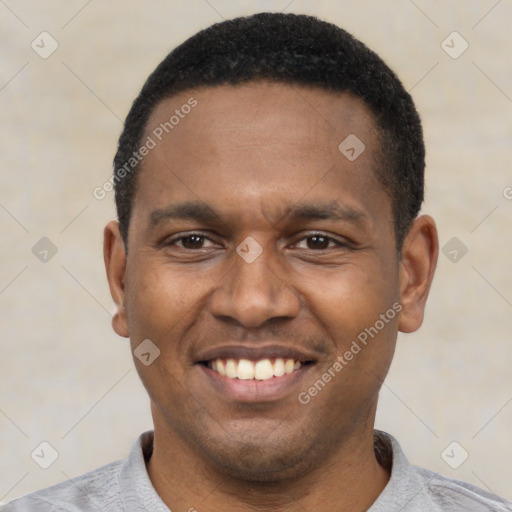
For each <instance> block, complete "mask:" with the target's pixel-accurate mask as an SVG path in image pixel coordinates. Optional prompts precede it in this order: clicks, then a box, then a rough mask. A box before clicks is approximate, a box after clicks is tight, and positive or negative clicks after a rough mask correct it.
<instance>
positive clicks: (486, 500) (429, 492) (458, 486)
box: [412, 466, 512, 512]
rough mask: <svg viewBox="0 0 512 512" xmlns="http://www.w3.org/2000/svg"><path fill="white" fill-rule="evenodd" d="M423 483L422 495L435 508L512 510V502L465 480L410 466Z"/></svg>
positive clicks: (488, 510)
mask: <svg viewBox="0 0 512 512" xmlns="http://www.w3.org/2000/svg"><path fill="white" fill-rule="evenodd" d="M412 467H413V468H414V470H415V472H416V474H417V477H418V479H419V480H420V481H421V482H423V483H424V485H425V488H424V492H423V493H422V494H423V495H424V497H425V498H426V499H427V500H428V501H429V503H431V504H432V506H436V507H437V508H436V509H435V510H443V511H444V510H446V511H450V512H452V511H453V512H455V511H457V512H458V511H461V512H462V511H464V512H466V511H468V510H471V511H474V512H480V511H481V512H512V503H511V502H509V501H506V500H504V499H502V498H500V497H499V496H496V495H495V494H493V493H491V492H488V491H485V490H484V489H480V488H479V487H476V486H474V485H472V484H469V483H467V482H462V481H460V480H455V479H453V478H448V477H445V476H442V475H440V474H438V473H434V472H433V471H429V470H427V469H423V468H418V467H416V466H412Z"/></svg>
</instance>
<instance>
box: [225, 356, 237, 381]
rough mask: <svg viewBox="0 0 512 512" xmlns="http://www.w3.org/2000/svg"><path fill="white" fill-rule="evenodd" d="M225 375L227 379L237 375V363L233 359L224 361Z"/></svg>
mask: <svg viewBox="0 0 512 512" xmlns="http://www.w3.org/2000/svg"><path fill="white" fill-rule="evenodd" d="M226 377H228V378H229V379H234V378H235V377H237V365H236V363H235V360H234V359H228V360H227V361H226Z"/></svg>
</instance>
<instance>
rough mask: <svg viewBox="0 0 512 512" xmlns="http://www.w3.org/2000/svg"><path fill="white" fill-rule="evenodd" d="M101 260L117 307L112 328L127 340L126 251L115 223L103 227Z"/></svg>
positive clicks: (117, 225) (117, 224)
mask: <svg viewBox="0 0 512 512" xmlns="http://www.w3.org/2000/svg"><path fill="white" fill-rule="evenodd" d="M103 258H104V261H105V270H106V272H107V279H108V285H109V288H110V295H111V296H112V299H113V300H114V302H115V304H116V307H117V311H116V313H115V314H114V315H113V317H112V327H113V328H114V331H115V332H116V333H117V334H119V336H123V337H124V338H128V335H129V333H128V323H127V319H126V309H125V298H126V297H125V288H124V278H125V273H126V251H125V246H124V241H123V237H122V236H121V232H120V230H119V223H118V222H116V221H111V222H109V223H108V224H107V225H106V226H105V230H104V232H103Z"/></svg>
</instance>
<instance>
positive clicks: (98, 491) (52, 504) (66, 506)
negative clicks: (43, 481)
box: [0, 461, 122, 512]
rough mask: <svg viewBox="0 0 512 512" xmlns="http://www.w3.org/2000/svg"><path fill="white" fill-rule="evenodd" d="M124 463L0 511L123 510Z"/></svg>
mask: <svg viewBox="0 0 512 512" xmlns="http://www.w3.org/2000/svg"><path fill="white" fill-rule="evenodd" d="M121 466H122V461H117V462H112V463H110V464H107V465H106V466H103V467H101V468H98V469H95V470H94V471H91V472H89V473H86V474H85V475H82V476H79V477H77V478H73V479H69V480H67V481H65V482H62V483H60V484H57V485H54V486H52V487H48V488H47V489H43V490H41V491H37V492H34V493H31V494H27V495H26V496H23V497H22V498H19V499H17V500H14V501H11V502H10V503H8V504H6V505H3V506H1V507H0V511H1V512H36V511H37V512H50V511H51V512H79V511H80V512H88V511H95V512H97V510H102V511H104V512H110V511H114V510H120V507H119V501H118V500H119V493H118V488H119V475H120V470H121Z"/></svg>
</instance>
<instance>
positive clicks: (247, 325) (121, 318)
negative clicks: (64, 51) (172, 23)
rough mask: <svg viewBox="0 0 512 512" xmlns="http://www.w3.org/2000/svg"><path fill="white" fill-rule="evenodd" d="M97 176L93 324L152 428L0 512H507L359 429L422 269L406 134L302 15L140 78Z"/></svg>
mask: <svg viewBox="0 0 512 512" xmlns="http://www.w3.org/2000/svg"><path fill="white" fill-rule="evenodd" d="M114 169H115V170H114V175H113V179H112V182H113V184H114V185H115V188H116V205H117V212H118V219H119V222H111V223H109V224H108V225H107V226H106V228H105V236H104V255H105V264H106V269H107V276H108V281H109V285H110V290H111V293H112V297H113V299H114V301H115V302H116V304H117V307H118V312H117V314H116V315H115V316H114V319H113V327H114V329H115V331H116V332H117V333H118V334H119V335H121V336H124V337H126V338H129V339H130V343H131V347H132V351H133V353H134V356H135V357H134V361H135V364H136V367H137V370H138V372H139V375H140V377H141V379H142V382H143V383H144V386H145V387H146V389H147V391H148V394H149V396H150V399H151V409H152V414H153V421H154V433H153V432H148V433H145V434H143V435H142V436H141V438H140V439H139V440H138V441H137V442H136V443H135V445H134V447H133V449H132V451H131V454H130V456H129V458H128V459H126V460H125V461H120V462H115V463H112V464H110V465H108V466H106V467H104V468H100V469H98V470H95V471H93V472H91V473H88V474H87V475H84V476H82V477H79V478H76V479H74V480H73V481H71V482H66V483H63V484H60V485H57V486H54V487H52V488H49V489H46V490H43V491H39V492H36V493H34V494H31V495H28V496H26V497H24V498H22V499H20V500H18V501H14V502H13V503H11V504H10V505H7V506H6V507H5V509H4V510H6V511H10V512H19V511H29V510H30V511H50V510H52V511H53V510H66V511H78V510H80V511H93V510H101V511H104V512H107V511H108V512H110V511H130V512H132V511H143V510H150V511H168V510H172V511H173V512H181V511H195V510H197V511H200V512H203V511H204V512H211V511H219V510H223V511H239V510H247V511H283V512H284V511H286V512H292V511H308V510H311V511H313V510H323V511H367V510H368V511H371V512H377V511H379V512H384V511H386V512H389V511H399V510H400V511H403V512H407V511H414V512H421V511H428V512H432V511H438V510H443V511H465V512H467V511H489V510H493V511H496V512H497V511H506V510H509V511H510V510H512V505H511V504H510V503H507V502H505V501H504V500H502V499H500V498H499V497H497V496H494V495H492V494H490V493H489V492H486V491H483V490H481V489H478V488H476V487H473V486H472V485H469V484H465V483H462V482H458V481H455V480H451V479H448V478H444V477H441V476H439V475H438V474H435V473H432V472H429V471H427V470H424V469H420V468H417V467H414V466H411V465H409V463H408V462H407V459H406V458H405V455H404V454H403V453H402V451H401V449H400V446H399V444H398V442H397V441H396V440H394V439H393V438H392V437H391V436H389V435H388V434H385V433H383V432H378V431H374V419H375V411H376V407H377V399H378V392H379V389H380V386H381V384H382V382H383V380H384V378H385V376H386V373H387V371H388V368H389V365H390V363H391V360H392V357H393V352H394V347H395V342H396V338H397V333H398V331H402V332H413V331H415V330H417V329H418V328H419V327H420V325H421V323H422V320H423V313H424V308H425V303H426V300H427V296H428V293H429V289H430V285H431V282H432V279H433V275H434V270H435V265H436V261H437V255H438V240H437V233H436V228H435V224H434V221H433V220H432V218H431V217H429V216H427V215H422V216H418V213H419V210H420V206H421V203H422V200H423V172H424V146H423V138H422V130H421V124H420V120H419V117H418V115H417V113H416V110H415V108H414V105H413V102H412V100H411V98H410V96H409V95H408V94H407V92H406V91H405V90H404V89H403V87H402V85H401V83H400V82H399V80H398V79H397V78H396V76H395V75H394V74H393V72H392V71H391V70H390V69H389V68H388V67H387V66H386V65H385V64H384V63H383V62H382V60H381V59H380V58H379V57H378V56H377V55H376V54H374V53H373V52H371V51H370V50H368V49H367V48H366V47H365V46H364V45H363V44H362V43H360V42H359V41H357V40H355V39H354V38H353V37H352V36H350V35H349V34H347V33H346V32H345V31H343V30H341V29H340V28H338V27H335V26H333V25H330V24H327V23H324V22H321V21H319V20H317V19H315V18H311V17H307V16H297V15H284V14H259V15H255V16H251V17H249V18H241V19H236V20H232V21H227V22H224V23H220V24H217V25H214V26H212V27H210V28H208V29H206V30H204V31H202V32H200V33H198V34H196V35H195V36H193V37H192V38H190V39H189V40H187V41H186V42H185V43H183V44H182V45H181V46H179V47H178V48H177V49H175V50H174V51H173V52H171V53H170V54H169V55H168V56H167V57H166V58H165V60H164V61H163V62H162V63H161V64H160V65H159V66H158V67H157V69H156V70H155V71H154V72H153V73H152V75H151V76H150V77H149V79H148V80H147V82H146V84H145V85H144V87H143V89H142V91H141V93H140V94H139V96H138V98H137V99H136V100H135V102H134V104H133V106H132V109H131V111H130V113H129V114H128V117H127V119H126V123H125V126H124V130H123V133H122V134H121V137H120V141H119V147H118V151H117V154H116V157H115V161H114Z"/></svg>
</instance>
